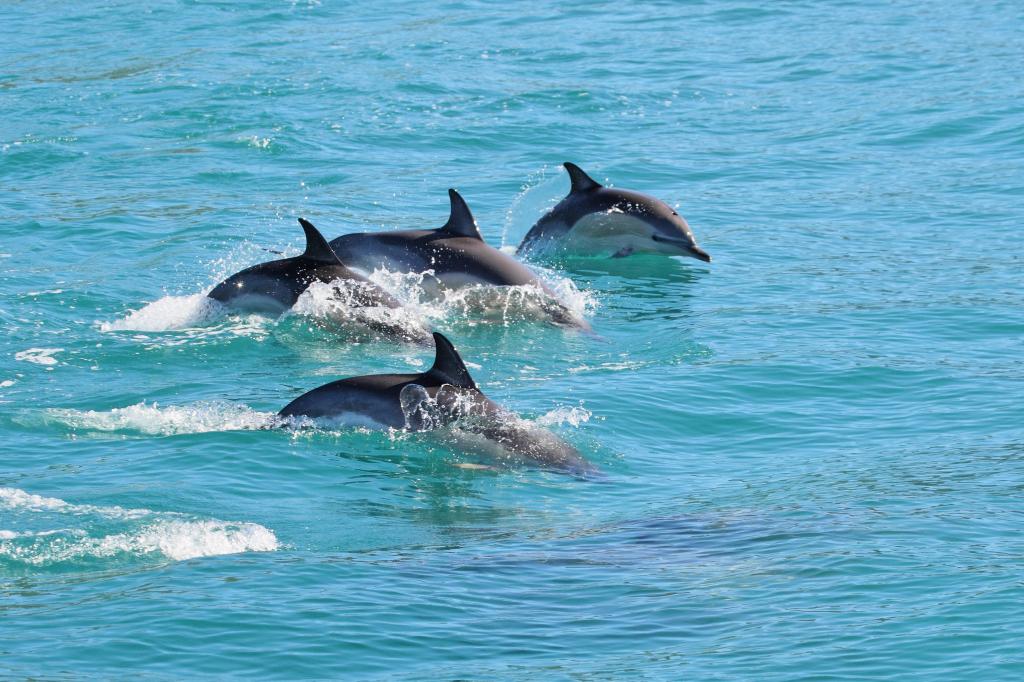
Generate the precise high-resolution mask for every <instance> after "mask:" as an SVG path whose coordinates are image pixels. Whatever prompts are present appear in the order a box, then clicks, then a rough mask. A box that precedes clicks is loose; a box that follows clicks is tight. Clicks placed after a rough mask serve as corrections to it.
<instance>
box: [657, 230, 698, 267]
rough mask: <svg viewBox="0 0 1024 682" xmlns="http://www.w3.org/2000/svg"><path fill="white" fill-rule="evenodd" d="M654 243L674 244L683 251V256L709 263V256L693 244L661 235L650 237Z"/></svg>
mask: <svg viewBox="0 0 1024 682" xmlns="http://www.w3.org/2000/svg"><path fill="white" fill-rule="evenodd" d="M652 237H653V239H654V241H656V242H664V243H665V244H674V245H675V246H678V247H679V248H680V249H682V250H683V252H684V253H685V255H687V256H689V257H691V258H696V259H697V260H701V261H704V262H705V263H710V262H711V254H710V253H708V252H707V251H705V250H704V249H702V248H700V247H699V246H697V245H695V244H688V243H687V242H686V241H684V240H682V239H672V238H671V237H662V236H661V235H657V234H655V235H652Z"/></svg>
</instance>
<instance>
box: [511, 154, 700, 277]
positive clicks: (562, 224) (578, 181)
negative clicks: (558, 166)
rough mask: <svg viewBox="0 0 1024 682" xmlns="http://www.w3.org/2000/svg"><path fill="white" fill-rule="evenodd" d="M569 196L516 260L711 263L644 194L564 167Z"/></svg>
mask: <svg viewBox="0 0 1024 682" xmlns="http://www.w3.org/2000/svg"><path fill="white" fill-rule="evenodd" d="M563 165H564V166H565V169H566V170H567V171H568V172H569V180H570V182H571V183H572V187H571V189H570V190H569V194H568V195H567V196H566V197H565V198H564V199H562V200H561V201H560V202H559V203H558V204H556V205H555V207H554V208H552V209H551V210H550V211H548V212H547V213H546V214H545V215H544V216H543V217H541V219H540V220H538V221H537V223H536V224H535V225H534V226H533V227H532V228H530V231H529V232H528V233H527V234H526V237H525V238H524V239H523V242H522V244H520V245H519V249H518V250H517V254H519V255H527V254H529V255H533V254H538V255H542V254H544V253H547V252H551V251H563V252H566V253H577V254H581V255H611V256H613V257H616V258H621V257H623V256H628V255H630V254H633V253H664V254H668V255H672V256H689V257H690V258H696V259H697V260H702V261H704V262H705V263H710V262H711V256H710V255H708V253H707V252H706V251H704V250H703V249H701V248H700V247H699V246H697V240H696V238H695V237H694V236H693V231H692V230H690V226H689V225H688V224H687V223H686V221H685V220H684V219H683V217H682V216H680V215H679V214H678V213H676V212H675V210H673V209H672V207H671V206H669V205H668V204H666V203H664V202H662V201H659V200H658V199H655V198H654V197H652V196H649V195H647V194H641V193H639V192H631V191H629V190H624V189H614V188H611V187H605V186H603V185H601V184H600V183H598V182H597V181H596V180H594V179H593V178H591V177H590V176H589V175H587V174H586V173H584V172H583V170H582V169H581V168H580V167H579V166H577V165H576V164H574V163H570V162H568V161H566V162H565V163H564V164H563Z"/></svg>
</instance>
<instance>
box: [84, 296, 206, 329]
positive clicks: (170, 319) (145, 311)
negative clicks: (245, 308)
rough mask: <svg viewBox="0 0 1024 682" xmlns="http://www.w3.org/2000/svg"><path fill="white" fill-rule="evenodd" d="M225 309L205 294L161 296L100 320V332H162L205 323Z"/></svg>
mask: <svg viewBox="0 0 1024 682" xmlns="http://www.w3.org/2000/svg"><path fill="white" fill-rule="evenodd" d="M225 312H226V308H225V307H224V306H223V305H221V303H220V302H219V301H215V300H213V299H212V298H210V297H209V296H207V295H206V294H205V293H203V294H192V295H191V296H164V297H163V298H161V299H159V300H157V301H153V302H152V303H149V304H147V305H145V306H143V307H142V308H141V309H139V310H133V311H131V312H129V313H128V314H127V315H125V316H124V317H122V318H120V319H117V320H114V321H113V322H102V323H100V331H103V332H114V331H139V332H165V331H173V330H180V329H190V328H193V327H201V326H204V325H208V324H210V323H211V322H214V321H216V320H218V319H220V318H221V317H223V316H224V314H225Z"/></svg>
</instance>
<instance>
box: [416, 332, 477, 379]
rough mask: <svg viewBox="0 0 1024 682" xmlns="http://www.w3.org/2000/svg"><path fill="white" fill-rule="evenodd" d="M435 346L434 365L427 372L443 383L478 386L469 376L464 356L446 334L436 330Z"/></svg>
mask: <svg viewBox="0 0 1024 682" xmlns="http://www.w3.org/2000/svg"><path fill="white" fill-rule="evenodd" d="M434 346H435V348H436V355H435V356H434V366H433V367H431V368H430V369H429V370H427V371H426V372H425V374H432V375H433V376H434V377H435V378H437V379H440V380H441V381H442V382H443V383H446V384H451V385H452V386H456V387H458V388H476V384H475V383H473V377H471V376H469V370H468V369H466V365H465V363H464V362H462V358H461V357H460V356H459V352H458V351H457V350H455V346H453V345H452V342H451V341H449V340H448V339H447V338H445V337H444V335H442V334H438V333H437V332H434Z"/></svg>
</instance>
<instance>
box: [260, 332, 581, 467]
mask: <svg viewBox="0 0 1024 682" xmlns="http://www.w3.org/2000/svg"><path fill="white" fill-rule="evenodd" d="M434 344H435V357H434V364H433V365H432V366H431V367H430V369H429V370H427V371H426V372H423V373H421V374H374V375H369V376H359V377H351V378H348V379H340V380H338V381H333V382H331V383H329V384H325V385H323V386H321V387H319V388H315V389H313V390H312V391H309V392H308V393H305V394H303V395H301V396H299V397H298V398H296V399H295V400H293V401H292V402H290V403H288V405H286V406H285V407H284V408H283V409H282V410H281V411H280V412H279V413H278V415H279V416H280V417H284V418H289V417H309V418H312V419H326V420H330V421H335V422H341V423H346V424H357V425H360V426H366V425H370V426H373V427H375V428H379V429H386V428H392V429H400V430H405V431H414V432H426V431H430V432H436V433H437V434H438V435H440V436H441V437H442V439H448V440H449V441H451V442H452V443H453V444H455V445H457V446H459V447H463V448H467V449H473V450H477V451H484V452H486V453H488V454H491V455H496V456H497V457H499V458H501V459H505V460H507V459H515V460H521V461H526V462H530V463H533V464H536V465H539V466H542V467H545V468H552V469H558V470H563V471H570V472H572V473H578V474H585V473H593V472H594V469H593V467H591V465H589V464H588V463H587V462H586V460H584V459H583V457H582V455H580V453H579V451H578V450H576V448H574V447H573V446H571V445H569V444H568V443H566V442H565V441H563V440H562V439H561V438H558V437H557V436H555V435H554V434H552V433H551V432H550V431H546V430H544V429H542V428H540V427H538V426H535V425H533V424H531V423H529V422H527V421H525V420H523V419H521V418H520V417H518V416H517V415H515V414H513V413H512V412H509V411H508V410H506V409H505V408H503V407H501V406H499V405H497V404H496V403H494V402H493V401H491V400H490V399H489V398H488V397H487V396H485V395H484V394H483V393H481V392H480V389H479V388H477V386H476V383H475V382H474V381H473V378H472V377H471V376H470V375H469V370H468V369H466V365H465V363H464V362H463V361H462V358H461V357H460V356H459V353H458V352H457V351H456V350H455V347H454V346H453V345H452V343H451V341H449V340H448V339H447V338H445V337H444V336H443V335H441V334H438V333H437V332H434Z"/></svg>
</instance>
